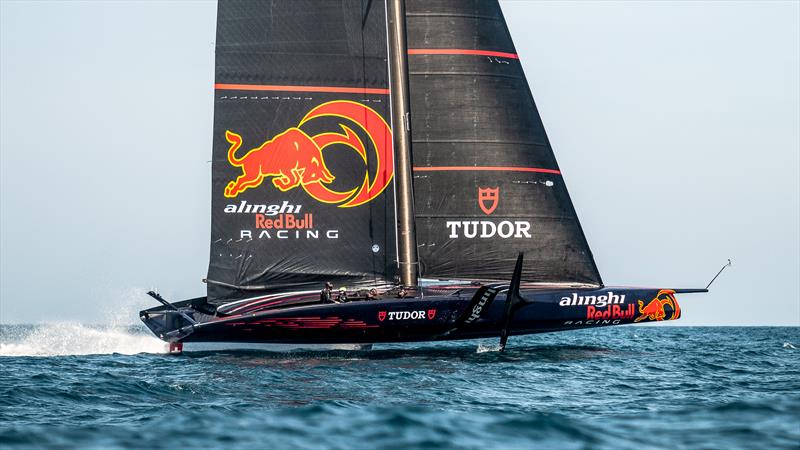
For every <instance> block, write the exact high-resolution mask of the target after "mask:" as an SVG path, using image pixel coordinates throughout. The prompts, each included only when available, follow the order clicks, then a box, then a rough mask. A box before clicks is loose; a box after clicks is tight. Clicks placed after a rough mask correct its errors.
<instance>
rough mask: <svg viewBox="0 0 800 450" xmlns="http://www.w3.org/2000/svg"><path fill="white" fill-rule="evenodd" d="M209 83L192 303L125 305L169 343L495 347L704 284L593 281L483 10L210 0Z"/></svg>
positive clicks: (668, 312) (525, 99)
mask: <svg viewBox="0 0 800 450" xmlns="http://www.w3.org/2000/svg"><path fill="white" fill-rule="evenodd" d="M215 76H216V78H215V85H214V105H215V110H214V132H213V165H212V204H211V214H212V227H211V251H210V263H209V269H208V275H207V278H206V279H204V281H205V282H206V283H207V295H206V296H204V297H200V298H194V299H190V300H185V301H180V302H174V303H171V302H169V301H167V300H165V299H164V298H162V297H161V296H160V295H159V294H157V293H155V292H151V293H150V295H151V296H152V297H153V298H155V299H156V300H158V301H159V302H160V303H161V305H160V306H158V307H154V308H150V309H147V310H144V311H141V313H140V317H141V319H142V321H143V322H144V323H145V324H146V325H147V327H149V328H150V330H152V331H153V333H155V334H156V335H157V336H158V337H160V338H161V339H163V340H165V341H167V342H169V343H170V348H171V350H173V351H181V350H189V349H191V347H192V346H200V347H201V348H202V344H206V345H209V344H213V345H216V346H217V347H219V346H224V345H230V346H238V347H244V348H247V347H250V346H253V347H257V346H258V345H261V344H292V345H301V346H302V345H309V344H372V343H384V342H411V341H436V340H450V339H472V338H487V337H499V339H500V346H501V348H503V347H504V346H505V344H506V341H507V339H508V337H509V336H510V335H522V334H530V333H542V332H553V331H563V330H573V329H578V328H586V327H598V326H609V325H621V324H629V323H638V322H647V321H663V320H674V319H678V318H679V317H680V315H681V311H680V307H679V305H678V302H677V300H676V298H675V295H676V294H678V293H689V292H705V291H706V289H674V288H668V287H667V288H627V287H610V286H605V285H604V284H603V282H602V279H601V277H600V273H599V271H598V269H597V266H596V265H595V262H594V259H593V257H592V253H591V251H590V249H589V245H588V243H587V241H586V238H585V236H584V233H583V231H582V229H581V225H580V222H579V221H578V217H577V215H576V213H575V209H574V208H573V205H572V201H571V200H570V196H569V194H568V192H567V188H566V186H565V184H564V180H563V178H562V176H561V171H560V169H559V167H558V164H557V163H556V158H555V156H554V154H553V150H552V148H551V145H550V142H549V140H548V138H547V135H546V133H545V130H544V126H543V124H542V120H541V118H540V116H539V113H538V111H537V108H536V105H535V103H534V100H533V97H532V95H531V91H530V89H529V86H528V83H527V81H526V78H525V75H524V73H523V70H522V66H521V65H520V61H519V57H518V55H517V53H516V51H515V49H514V45H513V43H512V40H511V36H510V34H509V31H508V28H507V26H506V23H505V21H504V18H503V15H502V11H501V9H500V6H499V4H498V2H497V1H495V0H481V1H464V0H435V1H433V0H408V1H403V0H383V1H382V0H374V1H373V0H325V1H322V0H318V1H313V0H271V1H267V0H264V1H255V0H220V1H219V6H218V17H217V41H216V73H215ZM326 285H327V286H331V285H332V286H333V289H332V290H331V289H330V287H325V286H326ZM337 292H338V293H337ZM213 345H212V347H213Z"/></svg>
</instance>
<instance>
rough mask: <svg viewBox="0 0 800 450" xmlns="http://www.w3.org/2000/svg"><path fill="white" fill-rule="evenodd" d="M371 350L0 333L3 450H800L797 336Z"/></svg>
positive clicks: (93, 330) (640, 331) (64, 330)
mask: <svg viewBox="0 0 800 450" xmlns="http://www.w3.org/2000/svg"><path fill="white" fill-rule="evenodd" d="M497 349H498V348H497V342H496V340H491V339H485V340H480V341H461V342H445V343H422V344H402V345H376V346H375V347H374V348H373V349H372V350H371V351H353V352H347V351H332V352H320V353H312V352H302V353H296V352H295V353H264V352H262V353H224V352H218V353H206V354H197V355H190V354H185V355H181V356H175V355H168V354H164V350H165V349H164V345H163V343H161V342H160V341H158V340H156V339H154V338H152V337H150V336H149V335H148V334H147V333H146V331H145V330H143V329H142V328H140V327H124V328H121V327H89V326H85V325H79V324H56V325H39V326H9V325H4V326H0V446H1V447H4V448H5V447H8V448H23V447H76V448H113V447H135V448H149V447H161V448H196V447H220V448H222V447H224V448H273V449H278V448H281V449H282V448H320V447H322V448H370V449H372V448H437V447H458V448H476V449H477V448H503V449H505V448H531V447H538V448H559V449H561V448H614V449H618V448H631V449H641V448H725V449H728V448H794V449H796V448H798V447H800V328H680V327H653V326H628V327H614V328H598V329H591V330H582V331H575V332H569V333H554V334H544V335H536V336H524V337H518V336H512V337H511V339H510V343H509V346H508V348H507V349H506V351H505V352H504V353H501V352H498V351H497Z"/></svg>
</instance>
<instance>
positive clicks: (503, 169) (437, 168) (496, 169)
mask: <svg viewBox="0 0 800 450" xmlns="http://www.w3.org/2000/svg"><path fill="white" fill-rule="evenodd" d="M414 171H415V172H460V171H476V172H477V171H481V172H537V173H552V174H556V175H561V171H560V170H556V169H543V168H540V167H499V166H431V167H418V166H417V167H414Z"/></svg>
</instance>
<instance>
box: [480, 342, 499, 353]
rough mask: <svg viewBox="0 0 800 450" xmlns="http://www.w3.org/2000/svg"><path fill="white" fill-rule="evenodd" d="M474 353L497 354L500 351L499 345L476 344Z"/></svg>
mask: <svg viewBox="0 0 800 450" xmlns="http://www.w3.org/2000/svg"><path fill="white" fill-rule="evenodd" d="M475 351H476V352H477V353H486V352H499V351H500V344H494V345H483V344H478V348H477V349H475Z"/></svg>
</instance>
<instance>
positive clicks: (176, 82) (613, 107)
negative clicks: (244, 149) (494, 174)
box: [0, 0, 800, 325]
mask: <svg viewBox="0 0 800 450" xmlns="http://www.w3.org/2000/svg"><path fill="white" fill-rule="evenodd" d="M501 5H502V8H503V11H504V13H505V16H506V19H507V21H508V26H509V29H510V31H511V34H512V37H513V39H514V42H515V45H516V48H517V52H518V53H519V55H520V60H521V62H522V64H523V67H524V70H525V73H526V75H527V77H528V81H529V83H530V85H531V89H532V91H533V95H534V98H535V99H536V102H537V105H538V107H539V110H540V113H541V115H542V118H543V120H544V123H545V127H546V129H547V132H548V135H549V138H550V141H551V143H552V145H553V147H554V150H555V153H556V157H557V158H558V162H559V165H560V167H561V170H562V172H563V174H564V178H565V180H566V183H567V186H568V188H569V190H570V194H571V196H572V200H573V202H574V204H575V208H576V210H577V212H578V215H579V217H580V219H581V222H582V225H583V229H584V232H585V233H586V236H587V239H588V241H589V244H590V246H591V248H592V251H593V253H594V256H595V259H596V261H597V264H598V267H599V269H600V272H601V274H602V276H603V279H604V281H605V283H606V284H608V285H649V286H664V287H666V286H669V287H704V286H705V285H706V283H707V282H708V281H709V280H710V279H711V277H712V276H713V275H714V274H715V273H716V272H717V270H718V269H719V268H720V267H721V266H722V265H723V264H724V263H725V262H726V260H727V259H728V258H731V259H732V260H733V266H732V267H731V268H729V269H727V271H726V272H725V273H724V274H723V275H722V276H721V277H720V278H719V279H718V280H717V281H716V283H715V284H714V286H712V289H711V292H710V293H708V294H696V295H685V296H681V297H679V300H681V306H682V310H683V318H682V319H681V320H680V321H679V322H678V324H679V325H800V2H797V1H783V2H767V1H759V2H747V1H737V2H724V1H709V2H702V1H698V2H669V1H658V2H644V1H642V2H634V1H626V2H589V1H581V2H566V1H564V2H561V1H551V2H533V1H503V2H501ZM215 16H216V4H215V2H212V1H207V2H192V1H177V2H122V1H114V2H112V1H106V2H103V1H92V2H89V1H87V2H78V1H38V2H28V1H9V0H0V323H5V324H8V323H31V322H58V321H79V322H84V323H103V322H109V321H117V322H119V321H120V320H122V321H123V322H126V321H132V322H133V321H135V320H136V314H135V311H137V310H138V309H139V308H140V307H145V306H148V305H152V304H153V302H152V301H151V300H150V299H149V298H147V297H146V296H145V295H144V292H145V291H146V290H148V289H151V288H158V289H159V290H160V292H161V293H162V294H163V295H164V296H165V297H166V298H168V299H173V300H180V299H184V298H190V297H195V296H201V295H204V293H205V285H204V284H202V283H201V281H200V280H201V278H203V277H204V276H205V273H206V270H207V264H208V249H209V242H208V240H209V233H210V231H209V230H210V187H211V186H210V175H211V174H210V168H211V165H210V163H209V160H210V159H211V132H212V123H213V96H212V95H213V90H212V84H213V78H214V39H215V19H216V17H215ZM120 317H122V319H120Z"/></svg>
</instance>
